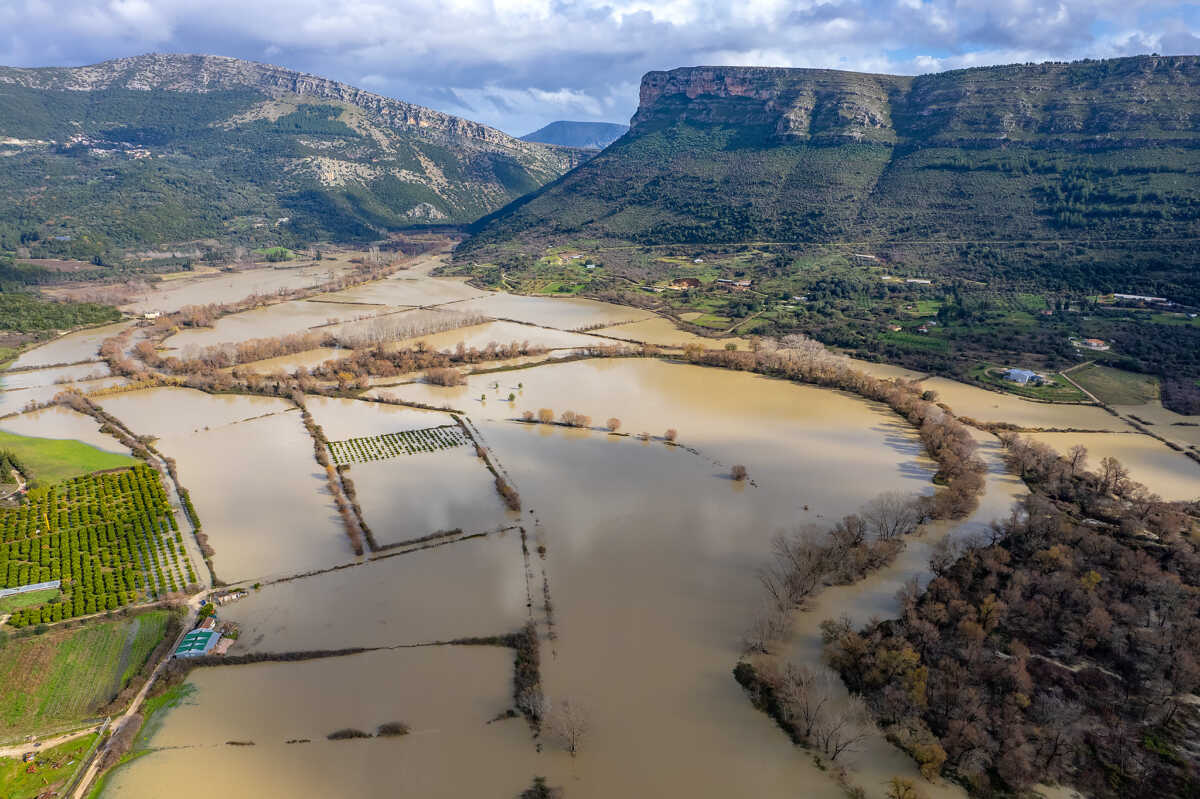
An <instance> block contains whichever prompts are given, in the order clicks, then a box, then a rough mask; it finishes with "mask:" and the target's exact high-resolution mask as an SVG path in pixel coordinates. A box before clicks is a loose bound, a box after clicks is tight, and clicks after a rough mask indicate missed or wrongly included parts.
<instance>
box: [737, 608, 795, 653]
mask: <svg viewBox="0 0 1200 799" xmlns="http://www.w3.org/2000/svg"><path fill="white" fill-rule="evenodd" d="M791 626H792V619H791V616H789V615H788V613H787V611H786V610H784V609H783V608H781V607H780V606H779V603H777V602H772V603H768V604H767V606H766V607H765V608H763V609H762V611H761V612H760V613H759V614H758V616H756V617H755V619H754V622H753V623H752V624H751V625H750V629H748V630H747V631H746V634H745V635H744V636H743V638H742V645H743V646H744V647H745V651H747V652H763V653H766V652H769V651H770V648H771V644H772V643H774V642H776V641H780V640H782V639H783V638H784V637H785V636H786V635H787V633H788V631H789V630H790V629H791Z"/></svg>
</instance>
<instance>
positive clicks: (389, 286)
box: [321, 270, 488, 306]
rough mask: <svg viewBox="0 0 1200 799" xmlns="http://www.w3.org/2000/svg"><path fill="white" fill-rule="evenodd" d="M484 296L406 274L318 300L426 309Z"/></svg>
mask: <svg viewBox="0 0 1200 799" xmlns="http://www.w3.org/2000/svg"><path fill="white" fill-rule="evenodd" d="M487 293H488V292H486V291H482V290H480V289H477V288H473V287H472V286H468V285H467V284H466V283H463V282H461V281H458V280H450V279H438V278H429V277H424V276H421V275H414V274H413V273H412V272H410V271H408V270H405V271H403V272H398V273H396V274H394V275H392V276H391V277H389V278H387V279H386V280H379V281H376V282H374V283H368V284H365V285H362V286H356V287H354V288H352V289H347V290H345V291H337V292H333V293H331V294H323V295H321V299H322V300H329V301H331V302H356V303H365V304H369V305H414V306H418V305H420V306H429V305H442V304H444V303H458V302H460V301H462V300H468V299H471V298H473V297H482V296H486V295H487Z"/></svg>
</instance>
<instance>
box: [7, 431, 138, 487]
mask: <svg viewBox="0 0 1200 799" xmlns="http://www.w3.org/2000/svg"><path fill="white" fill-rule="evenodd" d="M0 449H8V450H12V452H13V454H15V455H16V456H17V459H18V460H20V461H21V463H22V465H23V466H24V467H25V468H27V469H29V470H30V471H31V472H33V478H34V479H35V480H37V481H39V482H43V483H57V482H59V481H60V480H66V479H67V478H69V477H78V476H79V475H83V474H89V473H91V472H98V471H100V470H102V469H119V468H121V467H122V466H133V465H134V464H135V463H140V461H139V460H138V459H137V458H134V457H132V456H130V455H120V454H118V453H115V452H105V451H104V450H102V449H96V448H95V447H93V446H91V445H89V444H84V443H83V442H81V441H75V440H73V439H56V438H32V437H30V436H19V435H17V434H16V433H8V432H5V431H3V430H0Z"/></svg>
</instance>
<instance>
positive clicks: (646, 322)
mask: <svg viewBox="0 0 1200 799" xmlns="http://www.w3.org/2000/svg"><path fill="white" fill-rule="evenodd" d="M595 332H596V334H597V335H602V336H612V337H613V338H619V339H625V340H626V341H637V342H641V343H643V344H655V345H657V346H659V347H685V346H687V345H688V344H699V345H700V346H701V347H704V348H705V349H710V350H723V349H725V346H726V345H727V344H733V345H734V346H735V347H737V348H738V349H739V350H748V349H750V342H749V341H747V340H746V339H744V338H706V337H705V336H698V335H696V334H695V333H689V332H688V331H686V330H680V329H679V328H677V327H675V325H674V324H673V323H672V322H671V320H670V319H665V318H663V317H661V316H655V317H652V318H650V319H643V320H642V321H640V322H629V323H627V324H623V325H613V326H611V327H602V328H600V329H599V330H596V331H595Z"/></svg>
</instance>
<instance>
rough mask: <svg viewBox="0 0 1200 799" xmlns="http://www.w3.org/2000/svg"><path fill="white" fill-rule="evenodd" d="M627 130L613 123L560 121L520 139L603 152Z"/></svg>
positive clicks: (626, 127) (624, 126)
mask: <svg viewBox="0 0 1200 799" xmlns="http://www.w3.org/2000/svg"><path fill="white" fill-rule="evenodd" d="M628 130H629V126H628V125H618V124H616V123H614V122H571V121H569V120H561V119H560V120H558V121H557V122H551V123H550V124H549V125H544V126H543V127H541V128H538V129H537V130H535V131H534V132H533V133H526V134H525V135H524V136H522V137H521V141H530V142H541V143H542V144H555V145H558V146H560V147H580V148H583V149H590V150H603V149H604V148H605V147H607V146H608V145H610V144H612V143H613V142H614V141H616V140H617V139H619V138H621V137H622V136H624V135H625V133H626V132H627V131H628Z"/></svg>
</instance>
